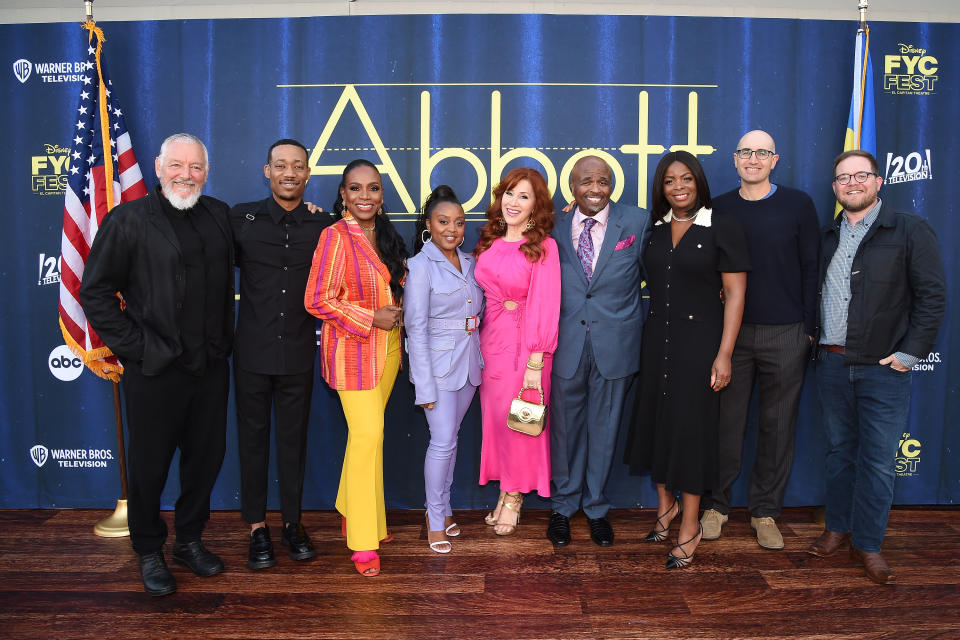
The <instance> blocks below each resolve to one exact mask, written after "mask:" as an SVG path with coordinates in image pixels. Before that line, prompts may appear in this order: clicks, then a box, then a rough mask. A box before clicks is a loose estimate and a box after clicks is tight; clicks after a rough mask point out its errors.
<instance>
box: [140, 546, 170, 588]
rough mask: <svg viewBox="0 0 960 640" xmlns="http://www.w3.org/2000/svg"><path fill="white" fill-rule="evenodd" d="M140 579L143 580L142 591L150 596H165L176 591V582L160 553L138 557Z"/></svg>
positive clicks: (155, 552)
mask: <svg viewBox="0 0 960 640" xmlns="http://www.w3.org/2000/svg"><path fill="white" fill-rule="evenodd" d="M140 577H141V578H143V590H144V591H146V592H147V593H149V594H150V595H152V596H167V595H170V594H171V593H173V592H174V591H176V590H177V581H176V580H174V579H173V574H172V573H170V569H168V568H167V563H166V561H164V559H163V552H162V551H154V552H153V553H145V554H143V555H142V556H140Z"/></svg>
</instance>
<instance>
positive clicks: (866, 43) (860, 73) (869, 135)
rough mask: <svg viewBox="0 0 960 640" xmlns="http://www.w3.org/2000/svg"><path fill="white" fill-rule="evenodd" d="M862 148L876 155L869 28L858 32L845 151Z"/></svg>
mask: <svg viewBox="0 0 960 640" xmlns="http://www.w3.org/2000/svg"><path fill="white" fill-rule="evenodd" d="M851 149H863V150H864V151H869V152H870V153H872V154H873V155H874V156H876V155H877V119H876V112H875V111H874V106H873V64H872V63H871V62H870V27H865V28H863V29H860V30H859V31H857V50H856V55H855V56H854V63H853V95H852V96H851V98H850V115H849V117H848V118H847V135H846V138H845V139H844V141H843V150H844V151H849V150H851Z"/></svg>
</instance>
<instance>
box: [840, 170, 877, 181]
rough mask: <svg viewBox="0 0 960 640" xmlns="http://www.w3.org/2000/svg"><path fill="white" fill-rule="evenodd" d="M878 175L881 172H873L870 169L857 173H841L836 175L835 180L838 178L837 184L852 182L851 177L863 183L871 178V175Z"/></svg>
mask: <svg viewBox="0 0 960 640" xmlns="http://www.w3.org/2000/svg"><path fill="white" fill-rule="evenodd" d="M877 175H879V174H876V173H872V172H870V171H857V172H856V173H841V174H840V175H838V176H836V177H835V178H834V180H836V182H837V184H850V178H853V179H854V180H856V181H857V182H859V183H861V184H862V183H864V182H866V181H867V178H869V177H870V176H877Z"/></svg>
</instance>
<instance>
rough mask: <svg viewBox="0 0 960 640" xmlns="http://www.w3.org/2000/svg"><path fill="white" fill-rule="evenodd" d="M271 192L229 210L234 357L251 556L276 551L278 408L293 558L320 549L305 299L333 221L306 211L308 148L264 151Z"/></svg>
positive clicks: (312, 340) (257, 559) (285, 143)
mask: <svg viewBox="0 0 960 640" xmlns="http://www.w3.org/2000/svg"><path fill="white" fill-rule="evenodd" d="M263 173H264V176H265V177H266V178H267V179H268V180H269V181H270V191H271V192H272V193H271V195H270V197H269V198H267V199H266V200H262V201H259V202H248V203H245V204H239V205H237V206H235V207H234V208H233V209H232V210H231V211H230V224H231V226H232V227H233V233H234V241H235V245H236V256H237V267H239V269H240V312H239V314H238V320H237V332H236V340H235V347H234V357H233V374H234V384H235V389H236V404H237V435H238V446H239V453H240V486H241V513H242V516H243V519H244V520H245V521H246V522H247V524H249V525H250V545H249V557H248V560H247V566H248V567H249V568H251V569H266V568H268V567H272V566H274V565H275V564H276V563H277V561H276V559H275V557H274V553H273V542H272V541H271V539H270V530H269V528H268V527H267V524H266V509H267V471H268V468H269V463H270V455H269V454H270V414H271V409H272V410H273V412H274V416H275V418H276V419H275V425H274V426H275V432H274V437H275V441H276V447H277V475H278V480H279V487H280V504H281V510H282V518H283V529H282V539H281V540H282V543H283V544H284V545H285V546H287V547H289V556H290V558H291V559H293V560H308V559H310V558H314V557H316V555H317V552H316V550H315V549H314V547H313V543H312V542H311V541H310V537H309V536H308V535H307V532H306V531H305V530H304V528H303V525H302V524H301V523H300V500H301V495H302V492H303V475H304V467H305V462H306V444H307V421H308V418H309V415H310V400H311V395H312V390H313V366H314V361H315V360H316V352H317V340H316V321H315V319H314V317H313V316H311V315H310V314H309V313H307V311H306V309H305V308H304V306H303V293H304V290H305V289H306V286H307V277H308V276H309V274H310V264H311V260H312V258H313V251H314V249H315V248H316V246H317V240H318V239H319V238H320V232H321V231H323V230H324V229H325V228H326V227H327V226H329V225H330V224H332V223H333V222H334V221H335V218H334V216H332V215H331V214H328V213H324V212H323V211H322V210H321V211H317V212H316V213H311V212H310V211H308V209H307V206H306V204H304V202H303V192H304V189H305V188H306V185H307V180H308V179H309V177H310V167H309V165H308V163H307V150H306V149H305V148H304V146H303V145H302V144H301V143H299V142H297V141H296V140H289V139H283V140H278V141H277V142H275V143H274V144H273V145H271V146H270V149H269V150H268V151H267V164H266V165H265V166H264V168H263Z"/></svg>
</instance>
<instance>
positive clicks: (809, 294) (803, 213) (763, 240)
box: [713, 185, 820, 335]
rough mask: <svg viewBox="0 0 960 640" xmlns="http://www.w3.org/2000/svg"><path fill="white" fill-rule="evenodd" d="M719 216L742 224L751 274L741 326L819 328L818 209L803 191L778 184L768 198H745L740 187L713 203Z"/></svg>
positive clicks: (748, 276) (812, 331) (810, 331)
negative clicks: (735, 219)
mask: <svg viewBox="0 0 960 640" xmlns="http://www.w3.org/2000/svg"><path fill="white" fill-rule="evenodd" d="M713 210H714V213H715V214H716V215H731V216H734V217H736V218H737V219H738V220H740V222H741V223H742V224H743V229H744V232H745V233H746V235H747V244H748V246H749V248H750V264H751V265H753V269H752V271H750V273H749V274H747V299H746V303H745V304H744V308H743V322H745V323H749V324H791V323H794V322H801V321H802V322H803V324H804V327H805V328H806V331H807V334H808V335H814V333H815V331H816V327H817V268H818V264H817V259H818V254H819V250H820V238H819V227H820V223H819V221H818V220H817V210H816V207H814V205H813V200H811V199H810V196H808V195H807V194H806V193H804V192H803V191H798V190H797V189H790V188H788V187H784V186H780V185H777V190H776V191H775V192H774V193H773V195H772V196H770V197H769V198H765V199H764V200H752V201H751V200H744V199H743V198H741V197H740V193H739V189H734V190H732V191H728V192H727V193H724V194H723V195H720V196H717V197H716V198H714V199H713Z"/></svg>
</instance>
